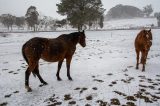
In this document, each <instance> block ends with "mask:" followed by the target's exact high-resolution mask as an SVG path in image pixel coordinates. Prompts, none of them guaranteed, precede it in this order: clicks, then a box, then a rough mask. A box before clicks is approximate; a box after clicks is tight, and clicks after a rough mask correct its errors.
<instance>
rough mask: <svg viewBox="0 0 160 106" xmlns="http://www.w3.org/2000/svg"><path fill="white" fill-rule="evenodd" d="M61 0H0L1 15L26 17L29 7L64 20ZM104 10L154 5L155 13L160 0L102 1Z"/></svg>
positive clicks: (158, 10)
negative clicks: (60, 8) (126, 6)
mask: <svg viewBox="0 0 160 106" xmlns="http://www.w3.org/2000/svg"><path fill="white" fill-rule="evenodd" d="M60 1H61V0H0V14H4V13H10V14H12V15H16V16H24V15H25V13H26V10H27V9H28V7H29V6H31V5H33V6H36V7H37V10H38V12H40V13H41V14H43V15H46V16H51V17H53V18H62V17H61V16H60V15H59V14H58V13H56V11H57V6H56V4H57V3H59V2H60ZM102 3H103V5H104V6H103V8H105V9H106V11H105V14H106V13H107V11H108V10H109V9H110V8H112V7H113V6H115V5H117V4H123V5H133V6H136V7H139V8H140V9H142V8H143V7H144V6H146V5H148V4H152V7H153V8H154V12H160V5H159V4H160V0H102Z"/></svg>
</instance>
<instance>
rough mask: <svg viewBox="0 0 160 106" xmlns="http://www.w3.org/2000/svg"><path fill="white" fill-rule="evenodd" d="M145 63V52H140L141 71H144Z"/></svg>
mask: <svg viewBox="0 0 160 106" xmlns="http://www.w3.org/2000/svg"><path fill="white" fill-rule="evenodd" d="M145 61H146V57H145V51H142V64H143V68H142V71H145Z"/></svg>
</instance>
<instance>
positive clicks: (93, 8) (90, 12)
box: [57, 0, 105, 30]
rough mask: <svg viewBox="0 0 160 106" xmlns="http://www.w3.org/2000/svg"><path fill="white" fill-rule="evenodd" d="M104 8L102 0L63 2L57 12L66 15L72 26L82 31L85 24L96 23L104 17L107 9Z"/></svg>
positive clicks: (70, 0) (67, 0) (62, 0)
mask: <svg viewBox="0 0 160 106" xmlns="http://www.w3.org/2000/svg"><path fill="white" fill-rule="evenodd" d="M102 6H103V5H102V2H101V0H61V3H59V4H57V7H58V11H57V12H58V13H59V14H61V15H63V16H64V15H66V16H67V20H68V21H69V22H70V25H72V26H73V27H75V28H78V30H82V27H83V26H85V24H88V23H89V22H91V21H96V20H97V19H99V18H100V17H101V16H102V15H103V13H104V11H105V9H104V8H102Z"/></svg>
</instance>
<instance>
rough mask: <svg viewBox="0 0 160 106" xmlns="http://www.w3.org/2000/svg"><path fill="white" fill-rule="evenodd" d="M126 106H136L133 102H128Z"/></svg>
mask: <svg viewBox="0 0 160 106" xmlns="http://www.w3.org/2000/svg"><path fill="white" fill-rule="evenodd" d="M126 105H127V106H136V105H135V104H134V103H133V102H127V103H126Z"/></svg>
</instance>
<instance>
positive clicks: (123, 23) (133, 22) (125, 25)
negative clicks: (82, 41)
mask: <svg viewBox="0 0 160 106" xmlns="http://www.w3.org/2000/svg"><path fill="white" fill-rule="evenodd" d="M152 25H153V26H154V27H157V26H158V25H157V19H156V18H132V19H119V20H109V21H104V27H103V28H102V29H101V28H98V30H108V29H132V28H144V27H151V26H152ZM62 30H63V31H69V30H77V29H75V28H72V27H71V26H69V25H67V26H64V27H63V28H57V29H56V31H62ZM91 30H95V28H94V27H91ZM12 31H13V32H28V29H27V26H24V29H23V28H21V29H18V28H17V27H16V26H15V25H14V26H13V30H12ZM12 31H10V32H12ZM39 31H52V30H51V29H50V28H47V29H44V28H39ZM0 32H8V29H7V28H6V27H4V26H3V25H2V24H1V23H0Z"/></svg>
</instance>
